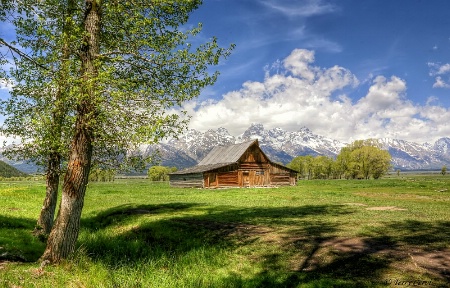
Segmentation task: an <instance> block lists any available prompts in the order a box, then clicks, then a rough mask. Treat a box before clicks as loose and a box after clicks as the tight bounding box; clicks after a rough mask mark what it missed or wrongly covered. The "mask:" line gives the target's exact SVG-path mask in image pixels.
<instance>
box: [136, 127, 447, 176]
mask: <svg viewBox="0 0 450 288" xmlns="http://www.w3.org/2000/svg"><path fill="white" fill-rule="evenodd" d="M251 139H258V141H259V145H260V147H261V149H262V150H263V151H264V153H265V154H266V155H267V156H268V157H269V158H270V159H271V160H272V161H275V162H278V163H283V164H287V163H289V162H290V161H291V160H292V159H293V158H295V157H297V156H304V155H312V156H318V155H325V156H329V157H333V158H335V157H336V156H337V155H338V154H339V152H340V150H341V148H343V147H345V146H347V145H348V144H349V143H345V142H341V141H338V140H334V139H330V138H327V137H325V136H321V135H317V134H314V133H313V132H312V131H311V130H309V129H308V128H306V127H302V128H300V129H299V130H298V131H295V132H290V131H285V130H283V129H281V128H274V129H269V130H267V129H265V128H264V126H263V125H262V124H252V125H251V126H250V127H249V128H248V129H247V130H246V131H245V132H244V133H243V134H241V135H237V136H232V135H230V133H229V132H228V131H227V130H226V129H225V128H218V129H216V130H214V129H210V130H208V131H206V132H200V131H197V130H195V129H190V130H188V131H187V132H186V133H185V134H183V135H181V136H180V137H178V139H171V140H169V141H168V142H166V143H160V144H156V145H149V146H145V145H144V146H142V147H141V148H140V150H141V153H143V154H145V155H149V154H150V153H152V152H154V151H156V150H158V151H159V153H160V157H161V165H164V166H175V167H177V168H179V169H181V168H186V167H190V166H193V165H195V164H197V163H198V162H199V161H200V160H201V159H202V158H203V157H205V156H206V154H208V152H209V151H210V150H211V149H212V148H213V147H214V146H219V145H229V144H235V143H241V142H244V141H248V140H251ZM378 140H379V142H380V143H381V144H382V148H383V149H385V150H388V151H389V153H390V154H391V156H392V166H393V168H394V169H400V170H440V169H441V168H442V167H443V166H444V165H446V166H450V138H449V137H444V138H440V139H439V140H437V141H436V142H435V143H433V144H430V143H425V144H419V143H414V142H408V141H404V140H399V139H389V138H383V139H378Z"/></svg>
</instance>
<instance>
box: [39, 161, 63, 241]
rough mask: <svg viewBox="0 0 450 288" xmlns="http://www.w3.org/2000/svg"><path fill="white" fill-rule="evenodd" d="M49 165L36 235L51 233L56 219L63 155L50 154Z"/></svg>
mask: <svg viewBox="0 0 450 288" xmlns="http://www.w3.org/2000/svg"><path fill="white" fill-rule="evenodd" d="M47 163H48V164H47V165H48V166H47V175H46V194H45V199H44V204H43V205H42V209H41V214H40V215H39V219H38V221H37V227H36V229H35V234H36V235H48V234H49V233H50V231H51V229H52V227H53V221H54V218H55V210H56V202H57V201H58V187H59V169H60V167H59V165H60V163H61V155H60V154H59V153H50V155H49V157H48V162H47Z"/></svg>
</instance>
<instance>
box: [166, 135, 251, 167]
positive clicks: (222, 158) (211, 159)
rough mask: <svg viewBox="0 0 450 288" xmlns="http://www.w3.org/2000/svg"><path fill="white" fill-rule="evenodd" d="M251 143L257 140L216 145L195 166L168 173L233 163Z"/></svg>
mask: <svg viewBox="0 0 450 288" xmlns="http://www.w3.org/2000/svg"><path fill="white" fill-rule="evenodd" d="M253 143H258V140H251V141H247V142H243V143H239V144H233V145H228V146H216V147H214V148H213V149H212V150H211V151H210V152H209V153H208V155H206V157H205V158H203V159H202V161H200V162H199V163H198V164H197V165H196V166H193V167H190V168H186V169H183V170H180V171H177V172H173V173H170V174H174V175H177V174H178V175H180V174H193V173H202V172H206V171H210V170H213V169H218V168H222V167H225V166H228V165H231V164H235V163H236V162H237V161H238V160H239V158H241V156H242V155H243V154H244V153H245V151H246V150H247V149H248V148H249V147H250V146H251V145H253Z"/></svg>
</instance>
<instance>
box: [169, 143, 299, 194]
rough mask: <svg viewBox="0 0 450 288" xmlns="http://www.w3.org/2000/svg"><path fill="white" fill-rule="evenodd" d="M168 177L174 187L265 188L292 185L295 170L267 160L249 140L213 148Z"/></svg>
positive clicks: (256, 144) (293, 183) (294, 179)
mask: <svg viewBox="0 0 450 288" xmlns="http://www.w3.org/2000/svg"><path fill="white" fill-rule="evenodd" d="M169 176H170V185H171V186H173V187H198V188H223V187H264V186H281V185H295V184H296V179H297V172H296V171H294V170H292V169H290V168H287V167H285V166H283V165H280V164H277V163H274V162H272V161H270V160H269V158H268V157H267V156H266V155H265V154H264V152H263V151H262V150H261V148H259V144H258V140H252V141H248V142H244V143H240V144H234V145H229V146H217V147H214V148H213V149H212V150H211V152H209V154H208V155H206V157H205V158H204V159H203V160H202V161H200V163H198V165H196V166H194V167H191V168H187V169H184V170H180V171H177V172H175V173H171V174H170V175H169Z"/></svg>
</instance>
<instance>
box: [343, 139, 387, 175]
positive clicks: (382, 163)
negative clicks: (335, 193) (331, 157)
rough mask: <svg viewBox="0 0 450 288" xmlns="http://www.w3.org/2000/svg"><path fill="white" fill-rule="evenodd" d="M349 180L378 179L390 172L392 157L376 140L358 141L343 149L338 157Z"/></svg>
mask: <svg viewBox="0 0 450 288" xmlns="http://www.w3.org/2000/svg"><path fill="white" fill-rule="evenodd" d="M337 159H338V162H339V163H341V167H342V168H343V169H344V171H345V174H346V175H347V176H346V177H347V178H353V179H356V178H363V179H369V178H370V177H373V178H374V179H378V178H380V177H381V176H383V175H384V174H386V173H387V171H389V168H390V167H391V166H390V162H391V155H390V154H389V152H388V151H386V150H382V149H381V148H380V145H379V144H378V143H377V141H376V140H373V139H368V140H357V141H355V142H353V143H352V144H350V145H348V146H347V147H344V148H342V150H341V153H340V154H339V155H338V157H337Z"/></svg>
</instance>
